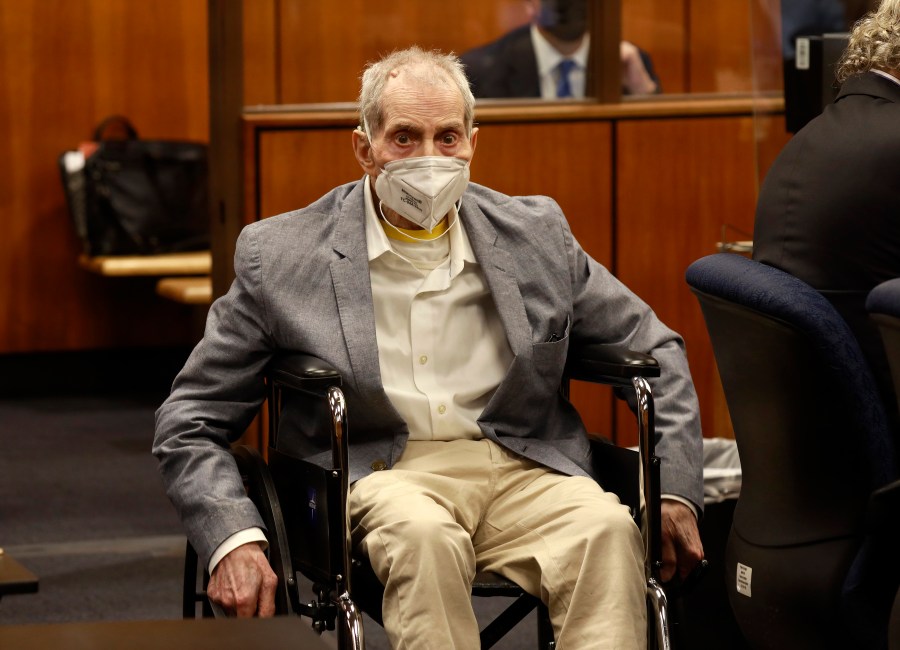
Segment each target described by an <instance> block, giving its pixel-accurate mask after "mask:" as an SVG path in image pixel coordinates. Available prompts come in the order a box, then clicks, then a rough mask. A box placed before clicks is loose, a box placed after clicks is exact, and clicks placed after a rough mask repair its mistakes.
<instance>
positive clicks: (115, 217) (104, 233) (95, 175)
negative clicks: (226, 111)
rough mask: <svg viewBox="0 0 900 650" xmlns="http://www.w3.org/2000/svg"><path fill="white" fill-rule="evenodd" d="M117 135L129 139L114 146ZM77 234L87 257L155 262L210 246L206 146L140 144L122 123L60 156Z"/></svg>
mask: <svg viewBox="0 0 900 650" xmlns="http://www.w3.org/2000/svg"><path fill="white" fill-rule="evenodd" d="M113 129H118V130H120V131H121V132H122V135H124V136H125V137H124V138H119V139H110V138H109V137H108V134H109V132H110V131H112V130H113ZM59 166H60V171H61V173H62V179H63V187H64V188H65V190H66V200H67V202H68V206H69V211H70V213H71V215H72V219H73V221H74V223H75V230H76V232H77V233H78V236H79V238H80V239H81V241H82V243H83V245H84V252H85V253H87V254H88V255H151V254H158V253H173V252H178V251H189V250H199V249H203V248H208V247H209V189H208V177H209V171H208V164H207V148H206V145H204V144H200V143H196V142H177V141H162V140H140V139H138V135H137V131H136V130H135V129H134V127H133V126H132V125H131V123H130V122H129V121H128V120H127V119H126V118H124V117H120V116H112V117H108V118H107V119H105V120H104V121H103V122H101V123H100V125H99V126H98V127H97V129H96V131H95V133H94V142H93V143H88V144H87V146H82V147H81V148H80V151H67V152H65V153H64V154H62V155H61V156H60V157H59Z"/></svg>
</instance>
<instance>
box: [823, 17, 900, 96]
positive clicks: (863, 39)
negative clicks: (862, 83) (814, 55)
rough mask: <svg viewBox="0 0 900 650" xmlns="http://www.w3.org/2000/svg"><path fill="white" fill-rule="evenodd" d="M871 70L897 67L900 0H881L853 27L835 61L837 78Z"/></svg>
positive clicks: (888, 70) (843, 78)
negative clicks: (846, 43) (836, 63)
mask: <svg viewBox="0 0 900 650" xmlns="http://www.w3.org/2000/svg"><path fill="white" fill-rule="evenodd" d="M870 70H883V71H884V72H892V73H896V72H897V71H898V70H900V0H882V2H881V5H879V7H878V9H876V10H875V11H872V12H869V13H868V14H866V15H865V16H863V18H861V19H860V20H859V22H857V23H856V25H854V26H853V31H852V32H851V34H850V44H849V45H847V49H846V50H845V51H844V54H843V56H842V57H841V60H840V61H839V62H838V70H837V80H838V82H839V83H844V82H845V81H846V80H847V79H848V78H849V77H852V76H853V75H856V74H862V73H864V72H868V71H870Z"/></svg>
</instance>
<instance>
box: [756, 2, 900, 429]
mask: <svg viewBox="0 0 900 650" xmlns="http://www.w3.org/2000/svg"><path fill="white" fill-rule="evenodd" d="M898 53H900V0H884V1H883V2H882V3H881V6H880V8H879V9H878V10H876V11H875V12H873V13H872V14H869V15H868V16H867V17H865V18H864V19H863V20H862V21H860V22H859V23H858V24H857V26H856V27H855V28H854V30H853V33H852V34H851V38H850V43H849V45H848V48H847V50H846V52H845V53H844V56H843V58H842V60H841V62H840V64H839V67H838V81H839V82H841V83H842V86H841V90H840V93H839V94H838V97H837V99H836V100H835V102H834V103H833V104H831V105H829V106H827V107H826V108H825V110H824V111H823V113H822V114H821V115H819V116H818V117H816V118H815V119H813V120H812V121H810V122H809V123H808V124H807V125H806V126H805V127H804V128H802V129H801V130H800V131H798V133H797V134H796V135H795V136H794V137H793V138H792V139H791V141H790V142H788V144H787V146H785V148H784V149H783V150H782V152H781V153H780V155H779V156H778V158H777V159H776V161H775V163H774V164H773V165H772V168H771V169H770V170H769V172H768V174H767V176H766V179H765V182H764V183H763V186H762V188H761V190H760V195H759V202H758V205H757V209H756V223H755V226H754V232H753V258H754V259H755V260H758V261H760V262H763V263H765V264H769V265H771V266H774V267H777V268H779V269H781V270H783V271H786V272H788V273H790V274H791V275H794V276H796V277H798V278H800V279H801V280H803V281H804V282H806V283H807V284H809V285H811V286H812V287H814V288H815V289H818V290H820V291H821V292H822V293H823V294H824V295H826V297H828V298H829V299H830V300H831V301H832V302H833V303H834V304H835V306H836V307H837V308H838V310H839V311H840V312H841V313H842V315H843V316H844V317H845V319H846V320H847V322H848V324H849V325H850V326H851V328H852V329H853V330H854V332H855V333H856V335H857V338H858V339H859V342H860V344H861V346H862V348H863V352H864V353H865V354H866V356H867V358H868V359H869V361H870V364H871V366H872V368H873V370H874V371H875V374H876V379H877V380H878V382H879V388H880V389H881V392H882V393H883V395H884V398H885V403H886V404H887V405H888V409H889V411H890V415H891V417H892V418H893V419H894V424H895V425H898V426H900V417H898V413H897V405H896V399H895V397H894V391H893V387H892V383H891V378H890V372H889V369H888V366H887V361H886V357H885V352H884V349H883V347H882V344H881V339H880V336H879V334H878V332H877V329H876V328H875V326H874V325H873V324H872V323H871V321H870V319H869V318H868V317H867V315H866V313H865V299H866V295H867V294H868V292H869V290H871V289H872V288H873V287H874V286H875V285H877V284H879V283H881V282H883V281H885V280H889V279H891V278H896V277H900V54H898Z"/></svg>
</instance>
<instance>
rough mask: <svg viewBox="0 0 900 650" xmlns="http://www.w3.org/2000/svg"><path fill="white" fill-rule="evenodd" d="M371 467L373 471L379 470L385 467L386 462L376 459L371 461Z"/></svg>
mask: <svg viewBox="0 0 900 650" xmlns="http://www.w3.org/2000/svg"><path fill="white" fill-rule="evenodd" d="M371 467H372V471H373V472H380V471H382V470H385V469H387V463H386V462H384V461H383V460H376V461H374V462H373V463H372V465H371Z"/></svg>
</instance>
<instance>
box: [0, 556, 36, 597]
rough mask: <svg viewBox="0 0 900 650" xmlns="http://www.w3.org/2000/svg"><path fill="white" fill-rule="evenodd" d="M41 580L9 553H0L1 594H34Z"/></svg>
mask: <svg viewBox="0 0 900 650" xmlns="http://www.w3.org/2000/svg"><path fill="white" fill-rule="evenodd" d="M39 583H40V580H39V579H38V577H37V576H36V575H34V574H33V573H32V572H31V571H29V570H28V569H26V568H25V567H24V566H22V565H21V564H19V562H18V561H17V560H16V559H15V558H13V557H12V556H11V555H9V554H8V553H0V596H9V595H12V594H33V593H36V592H37V590H38V585H39Z"/></svg>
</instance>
